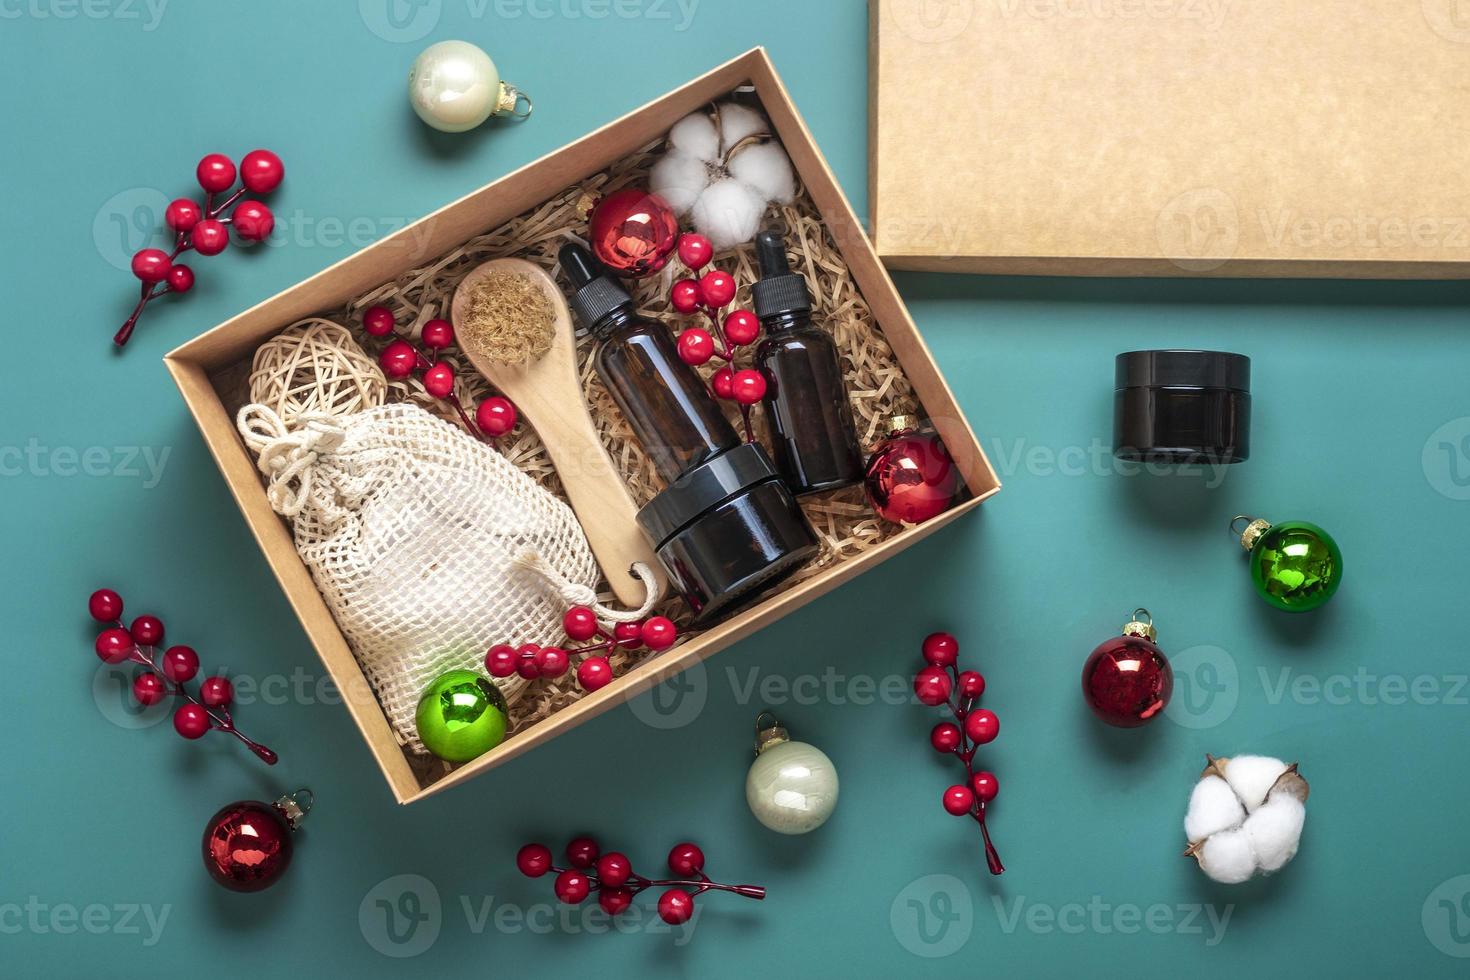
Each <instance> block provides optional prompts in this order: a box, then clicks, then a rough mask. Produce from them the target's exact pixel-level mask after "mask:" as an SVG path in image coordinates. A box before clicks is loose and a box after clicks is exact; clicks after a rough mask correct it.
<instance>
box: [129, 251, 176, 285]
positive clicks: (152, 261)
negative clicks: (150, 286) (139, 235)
mask: <svg viewBox="0 0 1470 980" xmlns="http://www.w3.org/2000/svg"><path fill="white" fill-rule="evenodd" d="M172 265H173V259H171V258H169V257H168V253H167V252H165V251H164V250H163V249H161V248H141V249H139V250H138V251H137V252H135V253H134V254H133V275H135V276H137V277H138V278H139V279H141V280H142V281H143V282H150V283H152V282H163V280H165V279H167V278H168V270H169V268H170V266H172Z"/></svg>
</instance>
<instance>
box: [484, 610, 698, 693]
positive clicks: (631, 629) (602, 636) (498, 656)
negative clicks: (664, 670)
mask: <svg viewBox="0 0 1470 980" xmlns="http://www.w3.org/2000/svg"><path fill="white" fill-rule="evenodd" d="M562 629H563V630H565V631H566V634H567V637H568V638H569V639H570V640H572V641H574V642H576V643H582V644H585V645H584V646H578V647H574V646H572V644H570V643H569V644H567V645H566V646H565V647H554V646H553V647H543V646H538V645H536V644H535V643H522V644H521V645H520V646H511V645H510V644H509V643H497V644H495V645H494V646H493V647H491V648H490V649H489V650H488V651H486V653H485V670H486V671H488V672H489V674H490V676H491V677H509V676H510V675H511V674H519V675H520V676H522V677H524V678H525V679H526V680H528V681H529V680H535V679H536V678H538V677H560V676H562V675H563V674H565V673H566V672H567V669H568V668H569V667H571V663H572V658H573V657H578V656H580V657H582V658H583V659H582V662H581V663H580V664H578V665H577V683H578V684H580V685H581V686H582V689H583V690H584V691H587V692H589V693H590V692H592V691H596V690H598V689H600V688H604V687H606V686H607V685H608V684H609V683H611V682H612V679H613V672H612V664H611V663H610V662H609V661H608V659H607V656H606V655H605V654H607V653H611V652H612V651H614V650H617V649H619V648H621V649H624V650H637V649H638V648H639V647H648V649H650V650H652V651H653V652H655V653H662V652H663V651H665V650H667V649H668V648H669V647H671V646H673V645H674V644H675V643H676V642H677V641H678V639H679V628H678V627H677V626H675V625H674V623H673V620H671V619H669V618H667V617H666V616H650V617H649V618H648V619H645V620H643V621H642V622H637V623H618V624H617V625H616V626H614V627H613V631H612V632H611V633H608V632H606V631H605V630H603V628H602V627H601V625H599V624H598V622H597V614H596V613H595V612H593V611H592V610H591V609H590V608H588V607H587V606H572V607H571V608H570V609H568V610H567V611H566V615H564V616H563V617H562ZM589 640H590V641H592V642H588V641H589Z"/></svg>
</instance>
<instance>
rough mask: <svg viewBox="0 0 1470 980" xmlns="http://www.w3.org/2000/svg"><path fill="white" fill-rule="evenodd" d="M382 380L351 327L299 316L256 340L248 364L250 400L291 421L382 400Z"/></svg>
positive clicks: (349, 411) (344, 411)
mask: <svg viewBox="0 0 1470 980" xmlns="http://www.w3.org/2000/svg"><path fill="white" fill-rule="evenodd" d="M387 391H388V382H387V380H386V379H385V378H384V377H383V372H382V371H381V370H379V368H378V365H377V362H376V361H374V360H373V359H372V358H371V357H369V356H368V355H367V353H366V352H364V351H363V349H362V348H361V347H359V346H358V344H357V341H356V340H355V339H354V338H353V336H352V332H351V331H349V330H348V329H347V328H346V327H344V326H342V325H340V324H337V323H333V322H332V321H330V320H321V319H311V320H304V321H302V322H301V323H298V324H296V325H294V326H292V327H290V328H288V329H286V330H283V331H281V333H279V334H277V335H276V336H274V337H272V338H271V339H270V340H267V341H266V342H265V343H264V344H261V345H260V347H259V348H257V349H256V351H255V360H254V361H253V362H252V364H251V367H250V400H251V401H252V402H257V403H259V404H262V405H266V406H268V407H269V408H270V409H271V410H272V411H274V412H275V413H276V414H277V415H279V416H280V417H281V419H282V420H283V421H284V422H285V423H286V424H287V425H291V424H292V423H293V422H294V421H295V420H297V419H299V418H301V417H303V416H307V415H335V416H343V415H352V414H355V413H357V412H361V411H365V410H367V409H369V408H377V407H378V406H379V405H382V404H383V402H384V400H385V397H386V394H387Z"/></svg>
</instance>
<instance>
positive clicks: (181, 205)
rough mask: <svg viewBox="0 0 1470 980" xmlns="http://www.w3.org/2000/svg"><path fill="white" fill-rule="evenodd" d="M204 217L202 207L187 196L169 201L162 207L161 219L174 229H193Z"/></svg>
mask: <svg viewBox="0 0 1470 980" xmlns="http://www.w3.org/2000/svg"><path fill="white" fill-rule="evenodd" d="M203 217H204V209H203V208H201V207H200V206H199V205H198V204H197V203H195V202H194V201H191V200H189V199H188V198H187V197H181V198H179V199H178V200H174V201H169V202H168V207H166V208H164V209H163V221H164V224H166V225H168V226H169V227H170V228H172V229H173V230H174V231H193V230H194V226H195V225H197V224H198V223H199V222H200V220H201V219H202V218H203Z"/></svg>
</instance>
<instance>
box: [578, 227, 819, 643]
mask: <svg viewBox="0 0 1470 980" xmlns="http://www.w3.org/2000/svg"><path fill="white" fill-rule="evenodd" d="M560 258H561V267H562V271H563V272H565V273H566V277H567V279H568V281H569V282H570V283H571V285H572V288H573V293H572V298H571V307H572V310H573V312H575V313H576V316H577V320H578V321H579V322H580V323H581V324H582V325H583V326H584V327H586V328H587V329H588V330H590V331H591V332H592V335H593V337H594V338H595V339H596V341H597V344H598V350H597V354H596V365H597V373H598V376H599V377H601V378H602V383H603V385H604V386H606V388H607V390H608V392H609V394H611V395H612V397H613V401H615V402H617V405H618V408H619V409H620V410H621V411H622V413H623V416H624V417H625V418H627V420H628V424H629V425H631V426H632V428H633V434H634V435H635V436H637V438H638V442H639V443H640V444H641V445H642V446H643V448H644V450H645V451H646V452H647V453H648V455H649V456H650V457H651V458H652V460H653V462H654V466H655V467H657V469H658V472H659V476H661V477H662V478H663V479H664V482H665V483H667V484H668V487H667V488H666V489H665V490H664V491H663V492H661V493H660V494H658V496H656V497H654V498H653V499H652V500H651V501H649V502H648V504H647V505H646V506H645V507H643V508H642V509H641V510H640V511H639V512H638V525H639V527H641V528H642V529H643V532H644V533H645V534H647V535H648V537H649V538H650V539H651V540H652V541H653V543H654V546H655V550H656V551H657V552H658V557H659V560H660V561H661V562H662V563H663V565H664V567H665V568H666V569H667V570H668V573H669V580H670V582H671V583H672V584H673V586H674V588H675V589H677V590H678V591H679V594H680V595H682V596H683V597H684V600H685V601H686V602H688V603H689V607H690V608H691V609H693V610H694V614H695V616H694V622H695V624H696V625H705V624H708V623H711V622H714V621H716V620H718V619H720V618H722V617H723V616H725V615H727V614H729V613H731V612H733V611H735V610H736V609H738V608H740V607H741V606H742V605H745V604H746V603H748V602H750V601H751V600H753V599H755V598H756V597H757V596H759V595H760V593H761V592H763V591H764V590H765V589H766V588H768V587H770V586H772V585H774V584H775V583H777V582H779V581H780V580H781V579H783V578H785V577H786V576H788V575H790V574H791V573H792V572H794V571H796V569H798V568H800V567H801V566H802V565H803V564H805V563H806V562H807V561H808V560H809V559H810V558H812V556H814V555H815V554H816V553H817V551H818V546H817V538H816V535H815V534H814V533H813V532H812V529H811V525H810V524H808V523H807V520H806V516H805V515H804V514H803V513H802V512H801V507H800V505H798V504H797V502H796V498H795V497H793V496H792V494H791V490H790V489H789V488H788V487H787V486H786V484H785V483H783V482H782V481H781V478H780V475H779V474H778V473H777V472H776V467H775V465H774V464H773V463H772V462H771V458H770V457H769V456H768V455H766V451H765V450H764V449H762V448H761V447H760V445H758V444H756V443H744V442H742V441H741V440H740V437H739V436H738V435H736V434H735V429H734V428H733V427H732V426H731V425H730V423H729V421H728V420H727V419H726V418H725V414H724V412H723V411H721V410H720V406H719V404H718V403H717V402H716V401H715V397H714V395H713V394H712V393H711V392H710V390H709V388H708V387H707V386H706V385H705V383H704V380H703V379H702V378H701V377H700V376H699V372H697V371H695V370H694V368H692V367H690V366H689V365H688V364H685V363H684V362H683V361H682V360H680V358H679V349H678V345H677V344H676V343H675V341H674V337H673V334H672V333H671V332H670V330H669V328H668V327H666V326H664V325H663V324H661V323H655V322H654V321H652V320H646V319H644V318H643V317H640V316H638V314H637V313H636V311H635V310H634V307H633V300H632V299H631V298H630V297H629V296H628V293H627V291H626V290H624V289H623V287H622V285H621V284H620V283H619V282H618V281H617V280H615V279H614V278H613V277H612V276H610V275H608V274H607V272H606V271H605V270H604V269H603V268H602V266H601V265H599V264H598V262H597V260H596V259H594V258H593V257H592V256H591V255H590V254H589V253H588V252H587V250H586V249H584V248H582V247H581V246H580V245H572V244H568V245H564V246H562V249H561V252H560Z"/></svg>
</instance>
